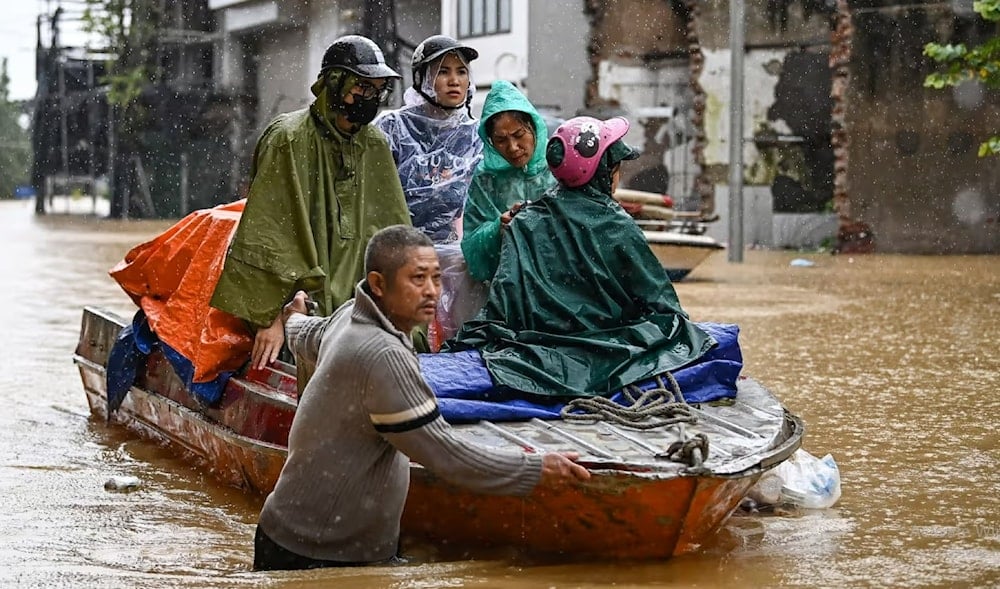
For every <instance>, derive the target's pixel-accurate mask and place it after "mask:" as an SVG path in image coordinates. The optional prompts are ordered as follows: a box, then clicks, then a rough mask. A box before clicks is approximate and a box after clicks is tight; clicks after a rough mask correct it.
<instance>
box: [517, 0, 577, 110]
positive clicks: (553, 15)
mask: <svg viewBox="0 0 1000 589" xmlns="http://www.w3.org/2000/svg"><path fill="white" fill-rule="evenodd" d="M583 9H584V0H545V1H544V2H538V1H537V0H536V1H535V2H530V3H529V4H528V55H529V58H528V76H527V79H526V80H525V91H526V92H527V93H528V96H529V98H530V99H531V101H532V103H533V104H534V105H535V106H536V107H538V108H539V109H540V110H543V111H545V112H548V113H550V114H553V115H555V116H558V117H561V118H570V117H573V116H574V115H576V113H577V111H578V110H580V109H581V108H583V106H584V99H585V94H586V86H587V81H588V79H589V78H590V64H589V60H588V53H587V40H588V36H589V25H588V23H587V17H586V15H585V14H584V11H583Z"/></svg>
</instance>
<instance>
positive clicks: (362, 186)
mask: <svg viewBox="0 0 1000 589" xmlns="http://www.w3.org/2000/svg"><path fill="white" fill-rule="evenodd" d="M399 77H400V76H399V74H397V73H396V72H395V71H394V70H393V69H392V68H390V67H388V66H387V65H386V63H385V59H384V58H383V55H382V51H381V50H380V49H379V48H378V46H377V45H376V44H375V43H374V42H372V41H371V40H370V39H367V38H365V37H361V36H358V35H348V36H344V37H341V38H339V39H337V40H336V41H334V42H333V44H332V45H330V47H329V48H328V49H327V50H326V53H325V54H324V56H323V63H322V69H321V70H320V73H319V77H318V79H317V80H316V82H315V83H314V84H313V85H312V88H311V89H312V92H313V94H314V95H315V96H316V100H315V101H314V102H313V103H312V104H311V105H310V106H309V107H307V108H304V109H301V110H297V111H295V112H291V113H286V114H282V115H279V116H278V117H277V118H275V119H274V120H273V121H272V122H271V123H270V124H269V125H268V126H267V128H266V129H265V130H264V133H263V134H262V135H261V137H260V140H259V141H258V142H257V146H256V149H255V151H254V157H253V165H252V168H251V180H250V188H249V192H248V195H247V204H246V209H245V211H244V212H243V215H242V217H241V219H240V224H239V227H238V228H237V230H236V233H235V235H234V236H233V240H232V243H231V244H230V246H229V250H228V253H227V255H226V259H225V266H224V268H223V270H222V274H221V276H220V278H219V282H218V284H217V285H216V287H215V291H214V293H213V295H212V300H211V305H212V306H213V307H215V308H217V309H220V310H222V311H225V312H227V313H230V314H232V315H235V316H237V317H239V318H241V319H243V320H245V321H246V322H247V323H248V324H250V325H251V326H252V327H253V328H254V329H255V330H256V334H255V338H254V346H253V352H252V355H251V365H252V366H253V367H257V368H261V367H263V366H264V365H266V364H267V363H268V362H271V361H273V360H275V359H276V358H277V356H278V352H279V350H280V349H281V346H282V344H283V343H284V332H283V329H282V324H281V320H280V311H281V308H282V306H283V305H284V304H285V303H286V302H287V301H288V300H290V299H291V297H292V296H293V294H294V293H295V292H296V291H298V290H304V291H306V292H307V293H309V295H310V297H311V298H312V300H313V301H315V302H316V304H317V306H318V308H317V311H318V313H319V314H321V315H329V314H330V313H332V312H333V311H334V310H335V309H336V308H337V307H338V306H340V305H341V304H343V303H344V302H345V301H347V300H348V299H350V298H351V297H352V296H353V289H354V285H355V284H357V283H358V281H359V280H360V279H361V278H362V277H363V276H364V251H365V246H366V245H367V243H368V240H369V238H371V236H372V235H373V234H374V233H375V232H376V231H378V230H379V229H381V228H383V227H387V226H389V225H397V224H405V225H409V224H410V214H409V211H408V210H407V207H406V200H405V198H404V197H403V190H402V188H401V186H400V183H399V175H398V174H397V171H396V165H395V162H394V161H393V159H392V153H391V152H390V151H389V146H388V144H387V143H386V140H385V137H384V136H383V135H382V133H381V132H380V131H379V130H378V129H377V128H375V127H374V126H373V125H370V124H369V123H371V121H372V120H373V119H374V118H375V115H376V113H377V112H378V108H379V105H380V104H381V103H382V102H383V101H384V100H385V99H386V97H387V96H388V93H389V90H390V84H391V82H392V80H393V79H396V78H399Z"/></svg>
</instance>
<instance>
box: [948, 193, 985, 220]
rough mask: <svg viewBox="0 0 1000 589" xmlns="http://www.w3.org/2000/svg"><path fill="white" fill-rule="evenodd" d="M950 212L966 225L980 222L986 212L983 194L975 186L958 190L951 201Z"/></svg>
mask: <svg viewBox="0 0 1000 589" xmlns="http://www.w3.org/2000/svg"><path fill="white" fill-rule="evenodd" d="M951 212H952V213H953V214H954V215H955V218H956V219H958V220H959V221H961V222H962V223H965V224H966V225H975V224H977V223H982V222H983V219H985V218H986V214H987V211H986V203H984V202H983V195H982V194H981V193H980V192H979V191H978V190H976V189H975V188H966V189H963V190H960V191H959V192H958V194H956V195H955V200H953V201H952V203H951Z"/></svg>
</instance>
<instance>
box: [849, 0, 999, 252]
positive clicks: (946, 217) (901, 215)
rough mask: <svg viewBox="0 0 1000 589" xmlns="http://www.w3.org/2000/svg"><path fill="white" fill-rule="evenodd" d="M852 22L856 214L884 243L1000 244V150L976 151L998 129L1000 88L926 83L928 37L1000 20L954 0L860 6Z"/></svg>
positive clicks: (973, 36)
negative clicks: (956, 7) (985, 154)
mask: <svg viewBox="0 0 1000 589" xmlns="http://www.w3.org/2000/svg"><path fill="white" fill-rule="evenodd" d="M980 23H982V21H980ZM854 26H855V35H854V49H853V58H852V61H851V64H852V67H851V86H850V94H849V102H848V125H849V127H848V129H849V136H850V142H851V143H850V150H849V161H848V170H849V182H850V184H849V187H848V190H849V195H850V203H851V215H852V216H853V217H855V218H858V219H860V220H861V221H863V222H865V223H867V224H868V225H870V226H871V228H872V230H873V232H874V235H875V244H876V248H877V250H878V251H885V252H903V253H986V252H990V253H996V252H1000V196H998V195H1000V160H998V159H997V158H996V157H991V158H979V157H977V154H976V151H977V148H978V145H979V143H980V142H982V141H983V140H984V138H985V136H987V135H988V134H989V133H991V132H992V133H996V132H997V131H998V130H1000V91H997V90H992V91H990V90H987V89H984V88H982V87H977V86H972V85H969V86H965V87H962V88H955V89H948V90H931V89H925V88H923V86H922V81H923V79H924V76H925V75H926V74H927V73H928V72H929V71H931V66H930V64H928V61H927V59H926V58H924V57H922V56H921V51H922V48H923V45H924V43H926V42H928V41H932V40H938V41H942V42H952V43H957V42H965V43H970V44H975V43H976V42H977V40H978V41H982V40H983V39H984V38H986V37H988V36H990V35H994V36H995V35H998V34H1000V27H998V26H997V25H996V24H991V25H989V26H982V25H976V24H975V21H974V20H973V19H956V18H954V17H953V15H952V13H951V12H950V8H949V7H948V6H944V7H941V6H938V7H930V8H928V9H926V10H920V9H915V8H914V9H907V10H900V11H896V12H881V13H876V12H870V13H863V14H859V15H856V16H855V21H854Z"/></svg>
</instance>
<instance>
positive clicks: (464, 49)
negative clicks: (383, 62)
mask: <svg viewBox="0 0 1000 589" xmlns="http://www.w3.org/2000/svg"><path fill="white" fill-rule="evenodd" d="M451 51H458V52H459V53H461V54H462V58H463V59H465V61H466V63H468V62H470V61H472V60H473V59H476V58H477V57H479V52H478V51H476V50H475V49H473V48H472V47H468V46H466V45H462V44H461V43H459V42H458V41H456V40H454V39H452V38H451V37H449V36H447V35H434V36H433V37H427V38H426V39H424V40H423V42H421V43H420V45H417V48H416V49H414V50H413V60H412V61H411V62H410V69H411V73H412V74H413V87H414V88H417V89H419V88H420V84H421V83H422V82H423V80H421V79H420V78H421V76H418V75H417V74H418V73H419V72H420V71H421V70H422V69H423V68H424V67H426V66H427V64H429V63H430V62H432V61H434V60H435V59H437V58H439V57H441V56H442V55H444V54H445V53H449V52H451Z"/></svg>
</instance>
